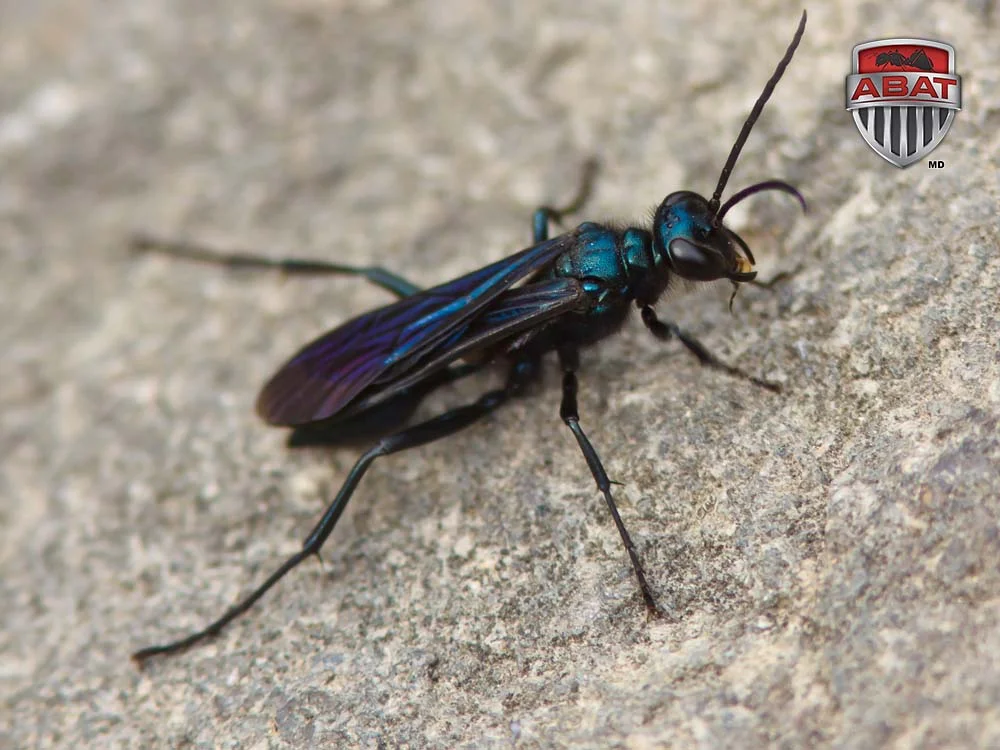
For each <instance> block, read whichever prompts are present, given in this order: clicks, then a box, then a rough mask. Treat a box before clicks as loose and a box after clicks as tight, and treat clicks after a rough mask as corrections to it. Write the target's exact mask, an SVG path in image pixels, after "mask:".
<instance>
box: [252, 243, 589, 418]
mask: <svg viewBox="0 0 1000 750" xmlns="http://www.w3.org/2000/svg"><path fill="white" fill-rule="evenodd" d="M570 241H571V237H568V236H566V235H562V236H560V237H554V238H553V239H551V240H548V241H546V242H542V243H539V244H538V245H534V246H532V247H529V248H528V249H526V250H522V251H521V252H519V253H517V254H516V255H512V256H510V257H508V258H504V259H503V260H500V261H497V262H496V263H493V264H491V265H489V266H486V267H485V268H480V269H479V270H477V271H473V272H472V273H470V274H467V275H465V276H462V277H461V278H458V279H455V280H454V281H449V282H448V283H446V284H441V285H440V286H436V287H434V288H432V289H427V290H426V291H423V292H418V293H417V294H414V295H412V296H410V297H404V298H403V299H401V300H399V301H397V302H394V303H392V304H390V305H386V306H385V307H381V308H379V309H377V310H372V311H371V312H368V313H365V314H364V315H360V316H358V317H356V318H354V319H352V320H349V321H347V322H346V323H344V324H343V325H342V326H340V327H338V328H335V329H334V330H332V331H330V332H328V333H326V334H324V335H322V336H320V337H319V338H318V339H316V340H315V341H313V342H311V343H309V344H307V345H306V346H304V347H303V348H302V349H301V350H300V351H299V352H298V353H297V354H296V355H295V356H293V357H292V358H291V359H290V360H289V361H288V362H287V363H286V364H285V365H284V366H283V367H282V368H281V369H280V370H278V372H277V373H275V375H274V377H272V378H271V380H269V381H268V383H267V384H266V385H265V386H264V388H263V390H262V391H261V393H260V396H259V397H258V398H257V412H258V413H259V414H260V416H261V417H262V418H263V419H264V420H265V421H267V422H268V423H270V424H273V425H280V426H287V427H294V426H297V425H303V424H307V423H309V422H316V421H319V420H321V419H327V418H328V417H331V416H333V415H334V414H336V413H337V412H339V411H340V410H341V409H343V408H344V407H345V406H347V405H348V404H349V403H351V401H352V400H353V399H354V398H355V397H356V396H357V395H358V394H359V393H361V391H363V390H364V389H365V388H367V387H368V386H369V385H371V384H372V383H374V382H375V381H376V380H379V379H380V378H383V376H385V375H386V374H387V373H388V372H389V371H390V370H391V371H392V373H393V375H394V377H397V378H398V377H400V376H401V375H403V374H405V373H406V372H407V371H408V370H410V369H412V368H413V367H415V366H417V364H419V363H420V362H421V360H422V359H424V358H425V355H426V354H427V353H428V352H429V351H431V350H433V349H435V348H437V347H439V346H440V345H441V344H442V343H445V344H450V343H451V342H454V341H456V340H457V339H458V338H460V337H461V336H462V333H461V332H462V331H463V330H464V329H466V328H468V326H467V325H463V324H465V323H466V322H467V321H469V320H470V319H472V318H474V317H475V316H476V315H477V313H479V311H481V310H482V309H483V308H484V307H486V306H487V305H489V304H490V302H492V301H493V300H494V299H496V297H497V296H498V295H500V294H502V293H503V292H504V291H505V290H507V289H509V288H510V287H511V286H512V285H514V284H516V283H517V282H518V281H520V280H521V279H523V278H525V277H526V276H528V275H529V274H530V273H532V272H533V271H536V270H538V269H539V268H542V267H543V266H545V265H546V264H547V263H549V262H551V261H552V260H553V259H554V258H555V257H556V256H557V255H559V253H561V252H562V251H563V250H565V248H566V246H567V244H568V243H569V242H570ZM456 329H458V330H457V331H456Z"/></svg>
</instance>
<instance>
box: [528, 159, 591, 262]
mask: <svg viewBox="0 0 1000 750" xmlns="http://www.w3.org/2000/svg"><path fill="white" fill-rule="evenodd" d="M599 166H600V164H599V162H598V161H597V158H596V157H592V158H590V159H587V161H585V162H584V164H583V172H582V174H581V175H580V185H579V187H577V190H576V195H574V196H573V198H572V199H571V200H570V202H569V203H567V204H566V205H565V206H563V207H562V208H552V207H551V206H541V207H540V208H538V209H536V210H535V213H534V214H533V215H532V217H531V240H532V242H534V243H535V244H536V245H537V244H538V243H539V242H545V240H547V239H548V238H549V222H550V221H559V222H561V221H562V220H563V219H564V218H565V217H566V216H569V215H570V214H574V213H576V212H577V211H579V210H580V209H581V208H583V206H584V204H585V203H586V202H587V201H588V200H590V196H591V194H592V193H593V192H594V181H595V178H596V177H597V170H598V167H599Z"/></svg>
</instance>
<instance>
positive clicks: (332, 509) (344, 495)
mask: <svg viewBox="0 0 1000 750" xmlns="http://www.w3.org/2000/svg"><path fill="white" fill-rule="evenodd" d="M536 364H537V363H536V362H535V361H526V360H525V361H520V362H517V363H515V364H514V365H513V366H512V368H511V370H510V374H509V375H508V377H507V382H506V384H505V385H504V387H503V388H498V389H496V390H493V391H489V392H488V393H485V394H484V395H482V396H481V397H480V398H479V399H478V400H476V401H474V402H473V403H471V404H466V405H464V406H459V407H457V408H454V409H451V410H449V411H446V412H444V413H443V414H439V415H438V416H436V417H433V418H431V419H428V420H427V421H426V422H421V423H419V424H416V425H413V426H412V427H407V428H406V429H404V430H400V431H399V432H396V433H394V434H392V435H388V436H386V437H384V438H382V439H381V440H379V441H378V442H377V443H375V445H373V446H372V447H371V448H369V449H368V450H367V451H365V452H364V453H363V454H362V455H361V457H360V458H359V459H358V460H357V462H356V463H355V464H354V466H353V467H352V468H351V470H350V472H349V473H348V474H347V478H346V479H345V480H344V484H343V485H342V486H341V488H340V491H339V492H338V493H337V496H336V497H335V498H334V499H333V501H332V502H331V503H330V505H329V506H327V509H326V511H325V512H324V513H323V517H322V518H321V519H320V520H319V523H317V524H316V526H315V527H314V528H313V530H312V531H311V532H309V536H307V537H306V539H305V541H304V542H303V543H302V549H301V550H300V551H299V552H297V553H295V554H294V555H292V556H291V557H289V558H288V559H287V560H285V562H284V563H282V564H281V566H280V567H278V569H277V570H275V571H274V572H273V573H272V574H271V575H270V576H269V577H268V578H267V580H265V581H264V582H263V583H262V584H260V585H259V586H258V587H257V588H255V589H254V590H253V591H252V592H251V593H250V594H248V595H247V596H245V597H243V599H241V600H240V601H239V602H238V603H237V604H236V605H235V606H233V607H232V608H230V609H229V610H228V611H226V613H225V614H224V615H222V616H221V617H220V618H218V619H217V620H215V621H214V622H212V623H211V624H209V625H208V626H207V627H205V628H203V629H202V630H199V631H197V632H195V633H192V634H191V635H188V636H187V637H185V638H181V639H179V640H176V641H172V642H170V643H166V644H162V645H158V646H149V647H147V648H144V649H140V650H139V651H136V652H135V653H134V654H132V659H133V661H135V662H136V663H138V664H139V665H140V666H141V665H142V664H143V663H144V662H145V661H146V660H148V659H149V658H151V657H153V656H158V655H162V654H172V653H176V652H178V651H183V650H185V649H187V648H190V647H191V646H193V645H195V644H196V643H199V642H200V641H203V640H205V639H207V638H211V637H212V636H215V635H217V634H218V633H219V631H221V630H222V629H223V628H224V627H225V626H226V625H228V624H229V623H230V622H232V621H233V620H235V619H236V618H237V617H239V616H240V615H242V614H243V613H244V612H246V611H247V610H248V609H250V608H251V607H252V606H253V605H254V604H255V603H256V602H257V600H259V599H260V598H261V597H262V596H264V594H266V593H267V592H268V591H269V590H270V589H271V587H272V586H274V585H275V584H276V583H277V582H278V581H280V580H281V579H282V578H284V576H285V575H286V574H287V573H289V572H290V571H291V570H292V569H294V568H296V567H298V566H299V565H300V564H301V563H302V562H303V561H304V560H305V559H306V558H308V557H310V556H311V555H316V554H319V551H320V548H321V547H322V546H323V543H324V542H325V541H326V539H327V537H329V536H330V533H331V532H332V531H333V529H334V527H335V526H336V525H337V521H338V520H339V519H340V516H341V514H342V513H343V512H344V509H345V508H346V507H347V502H348V501H349V500H350V499H351V496H352V495H353V494H354V491H355V490H356V489H357V487H358V483H359V482H360V481H361V478H362V477H363V476H364V475H365V472H366V471H368V467H370V466H371V464H372V462H373V461H374V460H375V459H376V458H378V457H379V456H388V455H391V454H393V453H399V452H400V451H404V450H406V449H407V448H416V447H417V446H420V445H426V444H427V443H432V442H434V441H435V440H440V439H441V438H443V437H447V436H448V435H453V434H454V433H456V432H458V431H460V430H462V429H463V428H465V427H468V426H469V425H471V424H472V423H473V422H476V421H477V420H479V419H482V418H483V417H485V416H486V415H487V414H489V413H490V412H492V411H494V410H495V409H497V408H498V407H500V406H501V405H503V404H504V403H505V402H506V401H507V400H508V399H509V398H511V397H512V396H516V395H518V394H519V393H520V392H521V391H522V390H523V388H524V387H525V386H526V385H527V384H528V383H529V382H530V381H532V380H533V379H534V378H535V376H536V374H537V372H538V368H537V366H536Z"/></svg>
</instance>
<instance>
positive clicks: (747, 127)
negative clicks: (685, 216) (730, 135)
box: [708, 11, 806, 214]
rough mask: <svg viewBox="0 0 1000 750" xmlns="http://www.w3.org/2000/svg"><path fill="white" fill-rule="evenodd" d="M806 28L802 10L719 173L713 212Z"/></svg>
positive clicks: (710, 204)
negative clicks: (782, 52)
mask: <svg viewBox="0 0 1000 750" xmlns="http://www.w3.org/2000/svg"><path fill="white" fill-rule="evenodd" d="M805 29H806V12H805V11H802V20H800V21H799V28H798V29H796V30H795V36H794V37H792V43H791V44H789V45H788V49H787V50H785V56H784V57H782V58H781V61H780V62H779V63H778V67H777V68H775V69H774V73H773V74H772V75H771V78H770V80H769V81H768V82H767V84H765V86H764V90H763V91H762V92H761V94H760V96H758V97H757V102H756V103H755V104H754V105H753V109H751V110H750V114H749V116H748V117H747V119H746V122H744V123H743V129H742V130H741V131H740V135H739V137H738V138H737V139H736V143H734V144H733V148H732V150H731V151H730V152H729V158H728V159H726V165H725V166H724V167H723V168H722V172H721V173H720V174H719V184H718V185H716V186H715V192H714V193H713V194H712V200H710V201H709V202H708V210H709V211H711V212H712V213H713V214H714V213H715V212H716V211H718V209H719V201H720V200H721V198H722V191H723V190H725V189H726V183H727V182H729V174H730V173H731V172H732V171H733V167H735V166H736V160H737V159H739V158H740V151H742V150H743V144H744V143H746V140H747V137H748V136H749V135H750V131H751V130H752V129H753V126H754V123H756V122H757V118H758V117H760V113H761V112H762V111H763V109H764V105H765V104H767V100H768V99H770V98H771V94H772V93H773V92H774V87H775V86H777V85H778V81H780V80H781V76H783V75H784V74H785V68H787V67H788V63H790V62H791V61H792V55H794V54H795V49H796V47H798V46H799V42H800V41H801V40H802V33H803V32H804V31H805Z"/></svg>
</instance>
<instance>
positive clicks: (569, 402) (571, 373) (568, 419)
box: [559, 348, 660, 615]
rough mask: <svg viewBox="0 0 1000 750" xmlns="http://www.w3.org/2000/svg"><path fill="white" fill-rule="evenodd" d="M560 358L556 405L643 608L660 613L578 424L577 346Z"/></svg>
mask: <svg viewBox="0 0 1000 750" xmlns="http://www.w3.org/2000/svg"><path fill="white" fill-rule="evenodd" d="M559 361H560V363H561V364H562V368H563V385H562V389H563V392H562V404H561V405H560V406H559V416H560V417H561V418H562V421H563V422H565V423H566V426H567V427H569V429H570V430H571V431H572V433H573V437H575V438H576V442H577V444H578V445H579V446H580V451H581V452H582V453H583V457H584V458H585V459H586V461H587V466H588V467H589V468H590V473H591V475H592V476H593V477H594V481H595V482H596V483H597V489H598V490H600V492H601V494H602V495H604V500H605V502H607V504H608V510H610V511H611V518H612V519H613V520H614V522H615V526H617V527H618V533H619V534H620V535H621V538H622V543H623V544H624V545H625V551H626V552H627V553H628V556H629V559H630V560H631V561H632V569H633V570H634V571H635V577H636V578H637V579H638V581H639V590H640V591H641V592H642V600H643V602H644V603H645V605H646V610H647V611H648V612H649V613H650V614H651V615H659V614H660V610H659V608H658V607H657V606H656V600H655V599H654V598H653V591H652V589H650V587H649V584H648V583H647V582H646V574H645V573H644V572H643V570H642V563H640V562H639V554H638V553H637V552H636V549H635V544H633V543H632V537H630V536H629V533H628V529H626V528H625V524H624V523H623V522H622V518H621V515H619V513H618V506H617V505H615V499H614V497H612V495H611V484H612V482H611V480H610V479H609V478H608V473H607V472H606V471H605V470H604V465H603V464H602V463H601V457H600V456H598V455H597V451H596V450H595V449H594V446H593V445H592V444H591V442H590V439H589V438H588V437H587V435H586V433H584V431H583V428H582V427H581V426H580V414H579V412H578V411H577V405H576V392H577V380H576V370H577V369H578V367H579V363H580V357H579V353H578V352H577V350H576V349H569V348H564V349H560V350H559Z"/></svg>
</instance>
